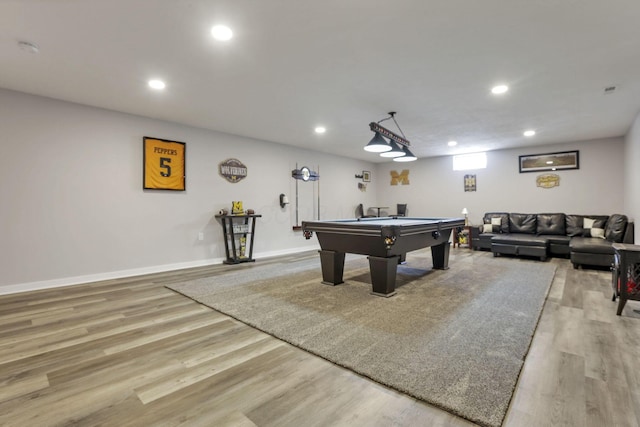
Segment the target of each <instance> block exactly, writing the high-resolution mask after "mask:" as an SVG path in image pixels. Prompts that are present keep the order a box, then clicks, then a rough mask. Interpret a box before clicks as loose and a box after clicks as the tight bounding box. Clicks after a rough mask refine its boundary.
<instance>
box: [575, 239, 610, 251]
mask: <svg viewBox="0 0 640 427" xmlns="http://www.w3.org/2000/svg"><path fill="white" fill-rule="evenodd" d="M569 246H570V247H571V252H587V253H591V254H605V255H613V253H614V251H613V246H612V245H611V242H609V241H608V240H603V239H598V238H597V237H573V238H571V242H570V243H569Z"/></svg>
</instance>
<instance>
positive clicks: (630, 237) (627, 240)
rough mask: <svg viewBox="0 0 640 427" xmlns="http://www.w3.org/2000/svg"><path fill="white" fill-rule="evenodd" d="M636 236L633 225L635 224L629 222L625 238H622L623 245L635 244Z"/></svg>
mask: <svg viewBox="0 0 640 427" xmlns="http://www.w3.org/2000/svg"><path fill="white" fill-rule="evenodd" d="M634 234H635V226H634V225H633V222H631V221H629V222H628V223H627V227H626V228H625V230H624V237H623V238H622V243H629V244H633V243H634V239H635V237H634Z"/></svg>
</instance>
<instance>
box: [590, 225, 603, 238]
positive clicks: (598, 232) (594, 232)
mask: <svg viewBox="0 0 640 427" xmlns="http://www.w3.org/2000/svg"><path fill="white" fill-rule="evenodd" d="M591 237H597V238H598V239H604V228H598V227H593V228H592V229H591Z"/></svg>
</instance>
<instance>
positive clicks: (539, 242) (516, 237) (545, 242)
mask: <svg viewBox="0 0 640 427" xmlns="http://www.w3.org/2000/svg"><path fill="white" fill-rule="evenodd" d="M491 243H498V244H502V245H516V246H543V247H547V246H549V239H547V238H545V237H542V236H536V235H535V234H521V233H516V234H514V233H509V234H496V235H495V236H493V238H491Z"/></svg>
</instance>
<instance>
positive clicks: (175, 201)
mask: <svg viewBox="0 0 640 427" xmlns="http://www.w3.org/2000/svg"><path fill="white" fill-rule="evenodd" d="M0 129H2V131H3V132H2V140H1V142H0V147H1V148H2V153H3V155H2V156H0V200H1V201H2V208H1V210H0V212H1V215H0V235H1V236H2V254H3V255H2V257H0V271H1V272H2V274H1V275H0V294H1V293H8V292H16V291H21V290H29V289H36V288H41V287H50V286H58V285H64V284H69V283H82V282H86V281H92V280H100V279H106V278H111V277H122V276H127V275H135V274H142V273H145V272H153V271H162V270H169V269H175V268H184V267H190V266H197V265H206V264H211V263H219V262H221V261H222V259H223V257H224V244H223V239H222V229H221V227H220V225H219V223H218V221H217V220H216V219H215V218H214V214H215V213H216V212H217V211H218V210H220V209H221V208H223V207H230V205H231V201H232V200H242V201H243V202H244V205H245V207H246V208H253V209H255V210H256V211H257V213H260V214H262V215H263V217H262V218H261V219H259V220H258V223H257V230H256V240H255V252H254V257H255V258H257V259H258V260H259V259H260V257H265V256H270V255H276V254H280V253H288V252H295V251H297V250H300V249H312V248H315V247H317V241H316V239H315V238H314V239H312V240H309V241H306V240H305V239H304V238H303V237H302V235H301V233H300V232H299V231H293V230H292V226H293V225H294V224H295V222H296V221H295V183H296V181H295V180H293V179H292V178H291V170H292V169H293V168H294V167H295V166H296V164H298V166H302V165H306V166H309V167H311V168H312V169H316V170H319V172H320V174H321V180H320V181H319V183H315V184H314V183H299V186H300V187H299V188H300V191H299V194H300V200H301V206H300V218H299V221H300V222H301V221H303V220H307V219H314V218H315V217H316V215H317V199H318V196H320V211H321V213H320V217H321V219H333V218H347V217H353V216H354V209H355V206H356V205H357V204H358V203H363V204H364V206H365V207H367V206H375V205H382V206H392V208H391V209H390V211H391V212H392V213H393V212H395V208H394V206H395V204H396V203H408V204H409V214H410V215H418V216H460V211H461V210H462V208H463V207H466V208H468V209H469V211H470V220H471V221H472V222H474V223H479V222H480V219H481V217H482V214H483V213H484V212H486V211H491V210H504V211H521V212H542V211H557V212H567V213H569V212H574V213H592V214H599V213H602V214H610V213H616V212H622V213H626V214H628V215H631V216H637V215H638V212H640V196H638V192H637V188H638V185H637V182H638V178H639V176H638V175H639V174H640V173H639V172H637V168H635V163H637V161H635V162H634V161H633V159H635V160H638V159H640V124H639V123H638V119H637V120H636V123H635V125H634V127H633V128H632V131H631V132H630V134H629V136H628V137H627V138H626V144H625V140H623V139H622V138H615V139H606V140H598V141H583V142H575V143H571V144H558V145H551V146H545V147H536V148H534V149H531V148H530V149H518V150H515V149H514V150H502V151H493V152H489V153H488V159H489V165H488V168H487V169H485V170H478V171H473V172H471V173H475V174H476V176H477V187H478V191H476V192H472V193H465V192H464V190H463V176H464V174H465V172H454V171H452V168H451V157H438V158H428V159H422V160H418V161H416V162H412V163H408V164H407V163H405V164H401V163H395V162H388V163H382V164H372V163H369V162H364V161H357V160H353V159H346V158H341V157H335V156H331V155H328V154H323V153H318V152H315V151H312V150H305V149H301V148H294V147H290V146H285V145H281V144H274V143H270V142H265V141H259V140H253V139H250V138H244V137H239V136H233V135H228V134H224V133H220V132H214V131H208V130H203V129H198V128H193V127H189V126H183V125H178V124H175V123H168V122H163V121H159V120H152V119H147V118H143V117H138V116H133V115H128V114H122V113H117V112H113V111H107V110H103V109H98V108H92V107H86V106H81V105H77V104H72V103H67V102H63V101H58V100H53V99H48V98H42V97H37V96H31V95H27V94H22V93H18V92H12V91H7V90H2V89H0ZM143 136H152V137H158V138H164V139H170V140H176V141H181V142H186V144H187V146H186V147H187V148H186V152H187V157H186V169H187V191H185V192H168V191H153V190H146V191H144V190H142V138H143ZM567 150H580V169H579V170H571V171H560V172H558V174H559V175H560V176H561V184H560V187H558V188H554V189H549V190H547V189H541V188H537V187H536V186H535V177H536V176H537V175H538V174H536V173H526V174H520V173H518V156H519V155H521V154H536V153H544V152H554V151H567ZM625 156H626V163H625ZM230 157H234V158H238V159H240V160H241V161H242V162H243V163H244V164H245V165H246V166H247V167H248V171H249V173H248V177H247V178H246V179H244V180H243V181H241V182H240V183H237V184H231V183H228V182H227V181H225V180H224V179H223V178H222V177H220V176H219V175H218V164H219V163H220V162H221V161H223V160H225V159H227V158H230ZM623 164H626V170H627V173H626V176H625V174H624V171H623V168H622V165H623ZM402 169H409V170H410V175H409V179H410V183H411V184H410V185H408V186H403V185H398V186H390V185H389V182H390V175H389V171H391V170H396V171H401V170H402ZM363 170H369V171H371V172H372V182H370V183H368V184H367V186H368V188H367V191H366V192H362V191H360V190H359V189H358V187H357V184H358V182H361V181H360V180H358V179H355V177H354V175H355V174H360V173H362V171H363ZM466 173H469V172H466ZM625 178H626V183H627V190H626V198H627V200H625V197H624V195H625V190H624V185H623V183H624V182H625ZM280 193H286V194H287V196H288V197H289V200H290V201H291V204H290V205H289V206H287V207H286V208H285V209H281V208H280V206H279V200H278V196H279V194H280ZM200 232H202V233H204V240H203V241H199V240H198V233H200Z"/></svg>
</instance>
